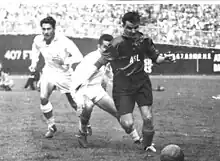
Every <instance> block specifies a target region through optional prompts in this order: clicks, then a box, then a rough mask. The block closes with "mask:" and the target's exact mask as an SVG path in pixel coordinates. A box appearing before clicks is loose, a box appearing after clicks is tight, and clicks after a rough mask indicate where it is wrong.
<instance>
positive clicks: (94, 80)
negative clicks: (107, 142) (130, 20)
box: [72, 34, 140, 148]
mask: <svg viewBox="0 0 220 161" xmlns="http://www.w3.org/2000/svg"><path fill="white" fill-rule="evenodd" d="M112 39H113V37H112V36H111V35H109V34H103V35H101V36H100V38H99V40H98V41H99V42H98V49H97V50H95V51H93V52H91V53H89V54H87V55H86V56H85V57H84V58H83V60H82V61H81V62H80V64H79V65H78V66H77V67H76V69H75V71H74V74H73V75H72V78H73V84H74V83H76V84H77V82H78V81H80V78H79V77H80V75H82V73H84V72H86V71H85V70H87V66H88V64H94V63H95V62H96V61H97V60H98V59H99V58H100V57H101V52H103V51H104V50H106V48H107V47H108V45H109V43H110V41H111V40H112ZM106 68H107V73H109V71H108V68H109V67H108V66H103V67H102V68H100V69H99V70H98V71H97V72H96V73H95V74H93V75H92V77H90V79H89V80H88V81H87V83H85V84H82V85H81V86H80V87H78V89H77V91H76V92H75V93H72V95H73V96H75V100H76V102H80V101H79V100H80V99H81V100H82V102H83V101H86V100H87V101H86V102H85V103H84V104H82V106H81V107H82V113H81V115H80V121H81V126H80V127H79V134H77V135H76V136H77V137H78V142H79V144H80V146H82V147H84V148H86V147H87V146H88V142H87V124H88V123H89V119H90V116H91V113H92V110H93V107H94V104H95V105H97V106H98V107H99V108H101V109H103V110H104V111H106V112H108V113H109V114H111V115H112V116H114V117H115V118H116V119H117V120H118V121H119V115H118V112H117V109H116V107H115V105H114V101H113V99H112V98H111V97H110V96H109V95H108V93H107V92H106V91H105V89H103V88H102V81H103V77H105V76H106ZM76 76H77V77H76ZM77 78H78V79H77ZM105 82H107V80H105ZM79 84H80V83H79ZM72 89H73V92H74V91H75V87H73V88H72ZM78 107H79V106H78ZM134 131H135V132H134V133H132V134H131V138H132V139H133V140H134V142H136V143H137V142H140V136H139V135H138V133H137V131H136V129H135V128H134Z"/></svg>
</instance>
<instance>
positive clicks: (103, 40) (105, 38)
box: [98, 34, 113, 52]
mask: <svg viewBox="0 0 220 161" xmlns="http://www.w3.org/2000/svg"><path fill="white" fill-rule="evenodd" d="M112 40H113V36H112V35H109V34H103V35H101V36H100V38H99V40H98V48H99V50H100V51H101V52H102V51H105V50H106V49H107V48H108V46H109V44H110V42H111V41H112Z"/></svg>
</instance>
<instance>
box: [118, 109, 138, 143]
mask: <svg viewBox="0 0 220 161" xmlns="http://www.w3.org/2000/svg"><path fill="white" fill-rule="evenodd" d="M120 124H121V126H122V128H123V129H124V130H125V132H126V133H127V134H128V135H129V136H130V137H131V139H132V140H133V141H134V143H135V144H138V145H139V144H141V137H140V136H139V134H138V132H137V130H136V129H135V127H134V119H133V114H132V113H127V114H123V115H121V116H120Z"/></svg>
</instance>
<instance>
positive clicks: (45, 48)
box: [31, 33, 83, 72]
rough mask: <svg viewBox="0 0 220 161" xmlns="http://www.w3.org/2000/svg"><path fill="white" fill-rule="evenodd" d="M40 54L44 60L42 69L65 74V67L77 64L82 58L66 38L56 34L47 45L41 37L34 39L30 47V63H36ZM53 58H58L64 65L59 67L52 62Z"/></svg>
mask: <svg viewBox="0 0 220 161" xmlns="http://www.w3.org/2000/svg"><path fill="white" fill-rule="evenodd" d="M40 54H42V56H43V57H44V60H45V66H44V69H47V70H50V71H56V72H66V71H67V69H66V67H67V66H66V65H67V64H73V63H78V62H80V61H81V60H82V58H83V56H82V54H81V52H80V51H79V49H78V47H77V46H76V45H75V44H74V43H73V41H71V40H70V39H69V38H67V37H66V36H64V35H62V34H60V33H56V34H55V37H54V39H53V40H52V42H51V43H50V44H49V45H47V44H46V41H45V40H44V37H43V35H37V36H36V37H35V38H34V42H33V45H32V56H31V58H32V63H37V62H38V60H39V55H40ZM54 58H59V59H61V60H62V61H63V63H64V64H66V65H65V66H64V65H60V64H58V63H56V62H55V61H53V59H54Z"/></svg>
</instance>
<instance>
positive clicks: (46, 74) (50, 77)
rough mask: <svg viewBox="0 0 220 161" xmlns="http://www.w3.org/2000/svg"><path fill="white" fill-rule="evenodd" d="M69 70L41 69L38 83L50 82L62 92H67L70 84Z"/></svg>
mask: <svg viewBox="0 0 220 161" xmlns="http://www.w3.org/2000/svg"><path fill="white" fill-rule="evenodd" d="M71 74H72V72H71V71H67V72H59V71H54V70H47V69H46V70H43V72H42V75H41V78H40V83H51V84H53V85H55V86H56V87H57V88H58V89H59V90H60V91H61V92H62V93H69V92H70V86H71Z"/></svg>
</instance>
